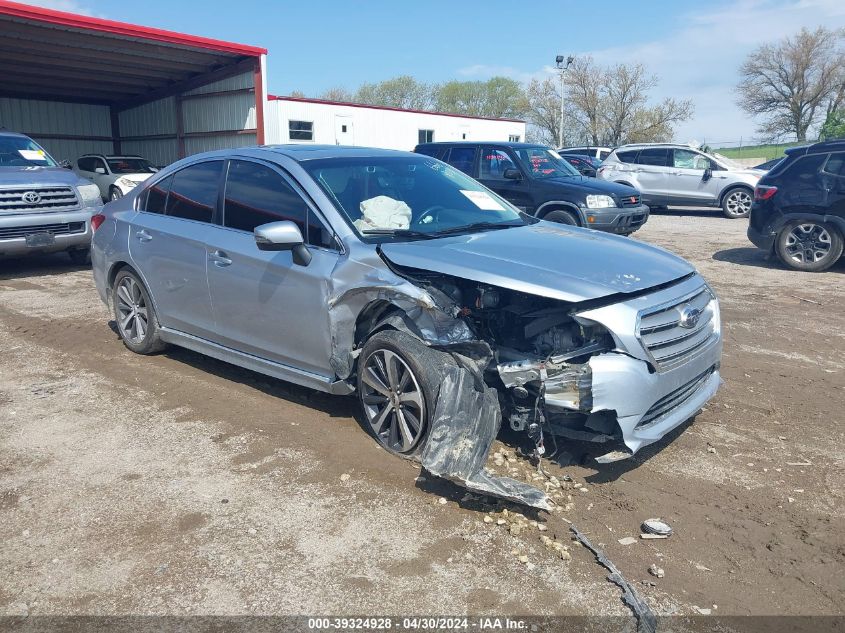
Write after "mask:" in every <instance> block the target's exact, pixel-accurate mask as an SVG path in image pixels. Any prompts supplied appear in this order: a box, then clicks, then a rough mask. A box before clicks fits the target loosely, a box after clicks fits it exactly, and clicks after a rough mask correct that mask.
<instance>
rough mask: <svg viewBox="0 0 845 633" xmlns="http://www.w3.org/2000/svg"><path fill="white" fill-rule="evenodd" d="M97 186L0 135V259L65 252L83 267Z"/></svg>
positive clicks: (13, 137) (24, 142) (27, 141)
mask: <svg viewBox="0 0 845 633" xmlns="http://www.w3.org/2000/svg"><path fill="white" fill-rule="evenodd" d="M102 204H103V203H102V200H100V190H99V189H98V188H97V185H94V184H92V183H91V182H89V181H87V180H83V179H82V178H80V177H79V176H77V175H76V174H74V173H73V172H72V171H70V170H68V169H63V168H62V167H60V166H59V165H58V163H57V162H56V161H55V160H54V159H53V158H52V157H51V156H50V155H49V154H48V153H47V152H45V151H44V149H43V148H42V147H41V146H39V145H38V144H37V143H36V142H35V141H33V140H32V139H31V138H29V137H28V136H24V135H23V134H15V133H12V132H5V131H0V257H16V256H19V255H26V254H34V253H53V252H58V251H67V252H68V254H69V255H70V257H71V259H72V260H73V261H74V262H75V263H78V264H84V263H86V262H87V261H88V252H89V246H90V243H91V217H92V215H93V214H95V213H96V212H97V211H98V210H99V209H100V207H102Z"/></svg>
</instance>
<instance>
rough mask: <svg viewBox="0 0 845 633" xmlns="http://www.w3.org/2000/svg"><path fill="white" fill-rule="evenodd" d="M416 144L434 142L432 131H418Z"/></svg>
mask: <svg viewBox="0 0 845 633" xmlns="http://www.w3.org/2000/svg"><path fill="white" fill-rule="evenodd" d="M418 142H420V143H433V142H434V130H420V131H419V141H418Z"/></svg>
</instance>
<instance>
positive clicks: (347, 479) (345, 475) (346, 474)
mask: <svg viewBox="0 0 845 633" xmlns="http://www.w3.org/2000/svg"><path fill="white" fill-rule="evenodd" d="M340 480H341V481H349V473H343V474H342V475H341V476H340Z"/></svg>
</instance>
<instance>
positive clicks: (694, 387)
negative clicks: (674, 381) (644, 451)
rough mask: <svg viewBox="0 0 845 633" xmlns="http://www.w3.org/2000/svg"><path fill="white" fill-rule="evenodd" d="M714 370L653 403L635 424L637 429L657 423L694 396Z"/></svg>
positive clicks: (714, 368) (712, 368)
mask: <svg viewBox="0 0 845 633" xmlns="http://www.w3.org/2000/svg"><path fill="white" fill-rule="evenodd" d="M715 370H716V367H715V366H713V367H711V368H710V369H708V370H707V371H705V372H704V373H702V374H699V375H698V376H696V377H695V378H693V379H692V380H690V381H689V382H688V383H686V384H684V385H681V386H680V387H678V388H677V389H675V390H674V391H671V392H669V393H668V394H666V395H665V396H663V397H662V398H661V399H660V400H658V401H657V402H655V403H654V404H653V405H652V406H651V408H650V409H649V410H648V411H646V414H645V415H644V416H643V418H642V420H640V421H639V422H637V427H638V428H639V427H642V426H646V425H648V424H651V423H652V422H657V421H658V420H659V419H660V418H662V417H663V416H665V415H666V414H668V413H671V411H672V410H673V409H675V408H676V407H679V406H680V405H682V404H683V403H684V402H686V401H687V400H688V399H689V398H691V397H692V396H693V395H695V393H696V392H697V391H698V390H699V389H700V388H701V387H702V386H704V383H705V382H707V379H708V378H710V376H711V375H713V372H714V371H715Z"/></svg>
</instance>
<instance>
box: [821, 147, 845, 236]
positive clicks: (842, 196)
mask: <svg viewBox="0 0 845 633" xmlns="http://www.w3.org/2000/svg"><path fill="white" fill-rule="evenodd" d="M821 186H822V189H823V191H824V192H825V195H826V197H827V205H826V206H827V210H826V211H825V213H829V214H830V215H833V216H835V217H838V218H840V219H842V220H845V152H834V153H833V154H831V155H830V158H828V159H827V162H826V163H825V166H824V168H823V169H822V172H821Z"/></svg>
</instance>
